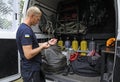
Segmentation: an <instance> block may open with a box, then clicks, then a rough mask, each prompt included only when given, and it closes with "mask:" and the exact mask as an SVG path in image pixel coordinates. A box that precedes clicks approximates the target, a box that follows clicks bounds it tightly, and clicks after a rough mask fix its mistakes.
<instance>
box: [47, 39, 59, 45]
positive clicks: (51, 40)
mask: <svg viewBox="0 0 120 82" xmlns="http://www.w3.org/2000/svg"><path fill="white" fill-rule="evenodd" d="M56 43H57V39H56V38H52V39H50V40H49V41H48V45H55V44H56Z"/></svg>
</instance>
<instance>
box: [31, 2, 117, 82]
mask: <svg viewBox="0 0 120 82" xmlns="http://www.w3.org/2000/svg"><path fill="white" fill-rule="evenodd" d="M32 1H33V0H31V2H30V4H31V5H37V6H38V7H39V8H40V9H41V10H42V12H43V16H44V17H43V18H42V20H41V21H40V25H41V24H44V25H41V26H40V25H38V26H37V27H38V28H39V29H40V32H39V31H38V32H37V33H36V34H43V35H53V36H50V37H49V38H51V37H56V38H58V40H60V39H61V40H62V41H63V46H64V45H65V41H66V40H67V37H69V40H70V42H71V44H72V41H73V40H74V38H76V40H77V41H78V46H79V48H78V50H80V42H81V41H82V40H83V38H84V39H85V40H86V41H87V43H88V44H89V42H90V41H91V39H92V38H93V39H94V41H95V50H96V52H97V53H98V54H101V53H100V52H101V48H102V47H103V46H104V47H105V46H106V41H107V39H109V38H111V37H116V32H117V31H116V29H117V28H116V24H117V23H116V17H117V16H115V15H116V13H115V2H114V0H36V2H35V3H32ZM33 30H35V32H36V28H33ZM37 37H38V38H39V41H40V42H44V41H47V40H48V39H49V38H48V39H46V38H47V37H45V36H43V37H44V38H42V39H41V36H37ZM60 37H61V38H60ZM88 44H87V48H88ZM60 76H61V75H60ZM62 77H63V76H62ZM68 77H69V76H68ZM48 78H52V79H57V80H58V81H60V80H59V78H61V77H57V78H56V75H55V76H54V75H53V76H52V77H51V76H49V75H48ZM83 79H85V78H83ZM88 79H89V78H88ZM77 80H78V81H80V79H78V78H77ZM98 80H99V79H98ZM99 81H100V80H99ZM60 82H61V81H60ZM73 82H74V81H73ZM86 82H90V81H89V80H87V81H86ZM91 82H92V81H91Z"/></svg>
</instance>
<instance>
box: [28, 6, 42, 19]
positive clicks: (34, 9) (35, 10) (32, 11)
mask: <svg viewBox="0 0 120 82" xmlns="http://www.w3.org/2000/svg"><path fill="white" fill-rule="evenodd" d="M30 14H33V15H37V14H40V15H41V14H42V12H41V11H40V9H39V8H38V7H36V6H31V7H29V8H28V10H27V13H26V16H27V17H28V16H29V15H30Z"/></svg>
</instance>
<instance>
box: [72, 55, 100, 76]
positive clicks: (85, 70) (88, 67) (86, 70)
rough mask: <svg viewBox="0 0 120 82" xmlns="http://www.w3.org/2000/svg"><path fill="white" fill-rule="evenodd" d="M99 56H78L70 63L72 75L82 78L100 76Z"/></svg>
mask: <svg viewBox="0 0 120 82" xmlns="http://www.w3.org/2000/svg"><path fill="white" fill-rule="evenodd" d="M100 58H101V57H100V56H98V55H97V56H78V57H77V59H76V60H74V61H72V62H71V65H72V68H73V71H74V73H76V74H78V75H82V76H89V77H93V76H99V75H100V66H101V63H100Z"/></svg>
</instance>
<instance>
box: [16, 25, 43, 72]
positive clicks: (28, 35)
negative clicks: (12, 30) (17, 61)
mask: <svg viewBox="0 0 120 82" xmlns="http://www.w3.org/2000/svg"><path fill="white" fill-rule="evenodd" d="M16 42H17V47H18V50H19V52H20V56H21V66H22V70H30V71H39V70H40V65H41V55H40V54H38V55H36V56H34V57H33V58H31V59H30V60H27V59H26V58H25V56H24V53H23V49H22V46H23V45H32V48H33V49H34V48H37V47H39V45H38V41H37V39H36V36H35V34H34V32H33V30H32V29H31V27H29V26H28V25H26V24H24V23H22V24H21V25H20V26H19V28H18V31H17V33H16Z"/></svg>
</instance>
